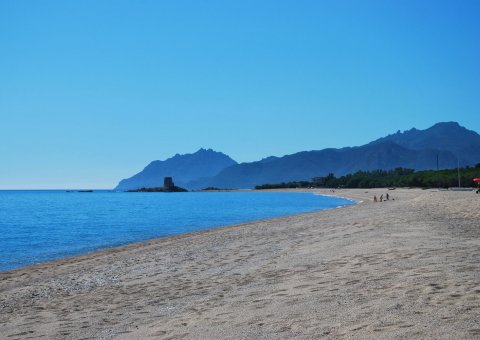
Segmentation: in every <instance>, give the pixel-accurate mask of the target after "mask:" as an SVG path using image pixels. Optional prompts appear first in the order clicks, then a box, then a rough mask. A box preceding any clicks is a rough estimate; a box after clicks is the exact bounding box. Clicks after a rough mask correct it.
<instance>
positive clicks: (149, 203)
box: [0, 191, 353, 271]
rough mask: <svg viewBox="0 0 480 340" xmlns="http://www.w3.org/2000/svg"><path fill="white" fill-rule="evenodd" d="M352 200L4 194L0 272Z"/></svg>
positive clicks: (232, 195) (247, 195) (290, 195)
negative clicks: (131, 243) (137, 242)
mask: <svg viewBox="0 0 480 340" xmlns="http://www.w3.org/2000/svg"><path fill="white" fill-rule="evenodd" d="M352 203H353V202H351V201H348V200H344V199H340V198H333V197H324V196H318V195H314V194H309V193H265V192H261V193H260V192H212V193H208V192H202V193H200V192H199V193H194V192H193V193H123V192H107V191H98V192H93V193H79V192H65V191H0V271H5V270H9V269H14V268H18V267H22V266H27V265H30V264H34V263H38V262H42V261H47V260H52V259H59V258H63V257H67V256H71V255H77V254H82V253H87V252H91V251H94V250H97V249H102V248H107V247H112V246H118V245H121V244H126V243H130V242H136V241H143V240H148V239H152V238H157V237H164V236H169V235H175V234H182V233H187V232H191V231H195V230H200V229H207V228H212V227H218V226H223V225H228V224H235V223H240V222H246V221H252V220H256V219H262V218H270V217H278V216H284V215H290V214H295V213H301V212H309V211H314V210H321V209H329V208H334V207H337V206H342V205H347V204H352Z"/></svg>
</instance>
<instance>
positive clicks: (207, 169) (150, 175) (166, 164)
mask: <svg viewBox="0 0 480 340" xmlns="http://www.w3.org/2000/svg"><path fill="white" fill-rule="evenodd" d="M234 164H237V162H235V161H234V160H233V159H231V158H230V157H229V156H227V155H225V154H224V153H222V152H218V151H214V150H212V149H204V148H200V149H199V150H198V151H196V152H194V153H186V154H179V153H177V154H175V156H173V157H170V158H168V159H166V160H163V161H161V160H157V161H153V162H151V163H150V164H148V165H147V166H146V167H145V168H144V169H143V170H142V171H140V172H139V173H137V174H136V175H134V176H132V177H130V178H127V179H124V180H122V181H120V183H119V184H118V186H117V187H116V188H115V189H116V190H135V189H138V188H142V187H146V188H148V187H150V188H152V187H158V186H162V183H163V178H164V177H173V179H174V181H175V183H177V184H178V185H179V186H181V187H186V186H187V185H188V183H189V182H191V181H194V180H197V179H199V178H205V177H212V176H215V175H217V174H218V173H219V172H220V171H222V170H223V169H225V168H227V167H229V166H231V165H234Z"/></svg>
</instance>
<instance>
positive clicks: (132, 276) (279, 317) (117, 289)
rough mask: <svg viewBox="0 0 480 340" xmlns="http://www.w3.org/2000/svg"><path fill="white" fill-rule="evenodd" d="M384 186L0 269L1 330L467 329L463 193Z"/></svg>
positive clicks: (406, 333)
mask: <svg viewBox="0 0 480 340" xmlns="http://www.w3.org/2000/svg"><path fill="white" fill-rule="evenodd" d="M385 190H386V189H360V190H351V189H342V190H340V191H337V192H335V194H336V196H337V197H338V195H339V194H342V195H344V196H346V197H351V198H353V199H359V198H363V200H364V202H363V203H361V204H352V205H351V206H347V207H345V209H329V210H322V211H317V212H309V213H303V214H296V215H289V216H283V217H278V218H274V219H266V220H260V221H254V222H247V223H241V224H237V225H233V226H225V227H218V228H213V229H208V230H201V231H197V232H194V233H189V234H182V235H175V236H170V237H166V238H160V239H155V240H151V241H145V242H141V243H134V244H128V245H124V246H121V247H117V248H110V249H105V250H102V251H99V252H95V253H90V254H86V255H80V256H76V257H73V258H69V259H64V260H57V261H53V262H48V263H42V264H38V265H35V266H32V267H24V268H19V269H15V270H13V271H9V272H2V273H0V338H2V339H3V337H5V338H8V339H21V338H26V337H27V336H31V337H35V338H38V337H41V336H44V337H48V338H54V339H57V338H69V339H78V338H106V339H110V338H120V339H122V338H124V339H131V338H148V337H156V338H182V337H183V338H205V339H206V338H225V339H245V338H258V337H263V338H267V339H269V338H279V337H280V338H306V339H312V338H319V337H324V338H338V337H349V336H354V337H357V338H372V337H376V338H378V337H381V338H386V337H388V338H405V337H407V338H412V337H415V338H418V337H420V338H422V337H430V338H431V337H434V338H441V339H447V338H455V337H460V338H478V337H479V336H480V327H479V325H478V318H479V317H480V307H479V306H480V303H479V301H480V277H479V273H480V230H478V221H479V220H480V212H478V200H477V199H476V197H475V194H473V196H472V195H471V194H470V193H468V192H438V191H437V192H434V191H424V190H416V189H409V190H408V189H398V191H397V190H395V191H394V192H390V194H391V195H392V196H394V198H395V201H388V202H383V203H373V202H371V198H372V197H373V194H375V193H380V192H383V191H385ZM283 191H285V190H283ZM307 192H312V193H313V192H318V193H327V194H328V192H325V191H323V190H311V191H310V190H308V191H307ZM377 195H378V194H377Z"/></svg>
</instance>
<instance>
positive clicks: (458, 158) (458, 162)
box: [457, 152, 460, 188]
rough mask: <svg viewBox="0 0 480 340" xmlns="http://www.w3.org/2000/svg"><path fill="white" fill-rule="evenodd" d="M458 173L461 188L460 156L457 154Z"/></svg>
mask: <svg viewBox="0 0 480 340" xmlns="http://www.w3.org/2000/svg"><path fill="white" fill-rule="evenodd" d="M457 173H458V187H459V188H460V156H459V154H458V152H457Z"/></svg>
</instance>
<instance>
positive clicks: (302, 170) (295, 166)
mask: <svg viewBox="0 0 480 340" xmlns="http://www.w3.org/2000/svg"><path fill="white" fill-rule="evenodd" d="M437 159H438V167H439V168H440V169H449V168H455V167H457V164H459V165H460V166H471V165H475V164H477V163H479V162H480V135H479V134H478V133H476V132H474V131H471V130H468V129H466V128H465V127H462V126H460V125H459V124H458V123H456V122H446V123H437V124H435V125H433V126H432V127H430V128H428V129H425V130H418V129H415V128H413V129H410V130H407V131H404V132H400V131H398V132H396V133H394V134H391V135H388V136H386V137H383V138H379V139H377V140H375V141H372V142H370V143H368V144H365V145H362V146H357V147H347V148H341V149H334V148H329V149H323V150H313V151H301V152H297V153H294V154H291V155H286V156H283V157H274V156H271V157H267V158H264V159H262V160H259V161H255V162H248V163H241V164H238V163H237V162H235V161H234V160H233V159H231V158H230V157H229V156H227V155H225V154H223V153H221V152H216V151H213V150H211V149H208V150H205V149H200V150H198V151H197V152H195V153H193V154H186V155H178V154H177V155H175V156H174V157H172V158H169V159H167V160H165V161H154V162H152V163H150V164H149V165H148V166H147V167H146V168H145V169H143V170H142V171H141V172H139V173H138V174H136V175H134V176H132V177H130V178H128V179H124V180H122V181H121V182H120V183H119V185H118V186H117V187H116V188H115V189H116V190H130V189H138V188H140V187H154V186H161V185H162V183H163V177H166V176H173V177H174V180H175V183H176V184H177V185H179V186H183V187H186V188H188V189H201V188H205V187H217V188H252V187H254V186H255V185H259V184H265V183H280V182H288V181H299V180H310V179H311V178H313V177H317V176H325V175H327V174H328V173H333V174H335V175H336V176H342V175H345V174H348V173H353V172H356V171H358V170H378V169H383V170H388V169H394V168H397V167H403V168H410V169H415V170H427V169H436V168H437Z"/></svg>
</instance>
